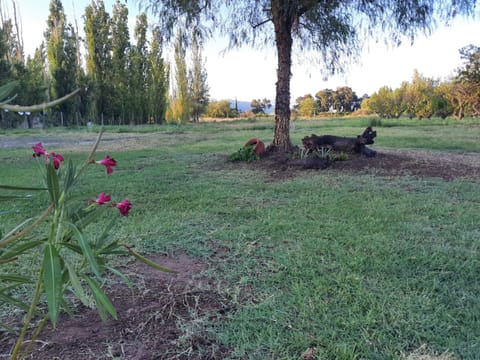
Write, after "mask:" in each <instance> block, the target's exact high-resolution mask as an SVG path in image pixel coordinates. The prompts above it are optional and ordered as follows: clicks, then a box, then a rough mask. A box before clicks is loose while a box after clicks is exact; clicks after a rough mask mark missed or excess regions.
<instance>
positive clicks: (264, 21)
mask: <svg viewBox="0 0 480 360" xmlns="http://www.w3.org/2000/svg"><path fill="white" fill-rule="evenodd" d="M269 21H272V18H268V19H266V20H263V21H262V22H259V23H258V24H255V25H254V24H252V27H253V28H254V29H256V28H257V27H260V26H262V25H265V24H266V23H267V22H269Z"/></svg>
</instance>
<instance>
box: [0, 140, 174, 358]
mask: <svg viewBox="0 0 480 360" xmlns="http://www.w3.org/2000/svg"><path fill="white" fill-rule="evenodd" d="M101 137H102V131H101V132H100V133H99V135H98V137H97V140H96V142H95V144H94V145H93V147H92V149H91V151H90V153H89V155H88V156H87V158H86V160H85V161H84V162H82V163H80V164H77V165H75V164H74V163H73V161H71V160H68V159H65V157H64V156H63V155H61V154H59V153H56V152H53V151H48V149H46V148H45V147H44V145H43V144H42V143H37V144H36V145H34V146H33V147H32V150H33V160H32V165H34V163H36V164H37V165H38V169H39V174H40V175H39V177H38V179H36V182H37V183H38V184H35V185H33V186H32V187H19V186H12V185H9V184H0V201H2V200H3V201H2V202H1V203H2V204H7V205H8V204H11V203H12V201H15V200H17V199H19V200H20V199H21V200H22V201H25V199H28V198H32V196H31V194H32V193H41V192H45V193H47V195H46V196H44V197H43V198H45V199H46V203H45V205H44V207H43V208H42V209H39V210H38V214H37V215H36V216H34V217H30V218H28V219H25V220H23V221H22V222H21V223H20V224H18V226H15V227H14V228H13V229H11V230H9V231H5V234H1V233H0V304H1V305H2V306H11V307H13V308H18V309H19V310H21V311H22V312H23V313H24V314H25V315H24V318H23V324H22V326H21V329H20V330H19V331H18V333H16V334H17V336H18V337H17V341H16V344H15V347H14V348H13V350H12V354H11V359H17V358H23V357H25V356H26V354H28V353H29V352H30V350H31V349H30V347H31V344H33V343H34V340H35V339H36V338H37V337H38V335H39V334H40V332H41V331H42V329H43V328H44V326H45V325H46V323H47V322H48V321H50V322H51V324H52V326H53V327H56V326H57V323H58V321H59V315H60V313H61V312H62V311H70V310H71V308H72V304H73V303H74V302H77V303H78V302H81V303H83V304H84V305H85V306H88V307H95V308H96V309H97V311H98V313H99V315H100V317H101V318H102V320H106V319H107V318H108V317H109V316H111V317H112V318H114V319H117V313H116V310H115V307H114V306H113V304H112V302H111V301H110V299H109V298H108V296H107V294H106V293H105V291H104V289H103V286H104V284H105V283H106V281H107V279H108V277H109V276H112V275H117V276H120V277H121V278H123V279H124V280H127V278H126V276H125V275H124V274H123V273H122V272H121V271H120V270H118V269H117V268H115V267H114V266H113V265H112V262H113V261H112V259H113V258H114V257H118V256H122V255H132V256H133V257H135V258H136V259H137V260H140V261H142V262H144V263H146V264H147V265H150V266H152V267H154V268H156V269H158V270H161V271H165V272H173V271H172V270H170V269H167V268H165V267H163V266H161V265H158V264H156V263H154V262H152V261H150V260H148V259H147V258H145V257H143V256H142V255H140V254H139V253H138V252H136V251H135V250H134V249H133V248H132V246H130V245H129V244H127V243H125V242H124V241H120V240H119V239H116V238H115V236H112V235H111V234H112V231H111V230H112V229H113V226H114V224H115V221H116V220H117V219H118V218H121V217H127V216H128V215H129V213H130V211H132V208H133V205H132V203H131V202H130V201H129V200H128V199H126V198H125V199H121V200H115V199H114V197H113V195H111V194H110V193H109V192H108V191H107V190H106V189H102V190H103V191H101V192H99V194H98V196H97V197H96V198H90V199H88V198H85V199H81V200H80V201H79V199H78V197H79V192H78V191H75V187H76V185H78V183H79V180H80V179H81V178H82V177H86V176H88V172H86V171H85V169H86V168H87V167H89V166H97V167H98V168H101V167H102V166H103V167H104V168H105V170H106V173H107V175H108V176H111V175H112V174H113V172H114V168H115V166H116V165H117V162H116V161H115V160H114V159H113V158H112V157H110V156H106V157H105V158H103V159H101V160H96V159H95V153H96V150H97V148H98V145H99V143H100V141H101ZM98 165H100V166H98ZM108 176H107V178H108ZM83 181H85V179H83ZM87 181H88V179H87ZM2 192H3V193H2ZM26 193H27V194H28V196H27V195H25V194H26ZM108 212H114V214H113V215H111V214H108ZM123 238H125V237H123ZM35 257H38V258H39V261H35V262H32V265H31V266H32V267H31V268H30V271H29V274H24V273H19V271H18V268H19V267H16V266H15V265H16V263H17V264H19V263H21V262H22V261H31V259H32V258H35ZM24 259H25V260H24ZM19 289H22V291H17V290H19ZM24 289H28V290H27V292H28V293H27V296H25V290H24ZM18 294H22V295H18ZM2 303H3V304H2ZM32 324H36V328H35V329H34V331H32V332H29V330H30V328H31V327H32ZM0 326H1V327H3V328H6V329H7V330H9V331H15V329H12V328H9V327H7V325H6V324H2V323H0ZM27 333H28V334H31V335H29V336H30V337H31V339H30V341H25V340H26V335H27Z"/></svg>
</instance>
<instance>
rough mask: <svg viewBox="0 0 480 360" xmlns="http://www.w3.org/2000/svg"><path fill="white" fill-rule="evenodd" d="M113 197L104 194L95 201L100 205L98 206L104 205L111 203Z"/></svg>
mask: <svg viewBox="0 0 480 360" xmlns="http://www.w3.org/2000/svg"><path fill="white" fill-rule="evenodd" d="M111 199H112V198H111V196H110V195H107V194H105V193H104V192H102V193H100V194H98V197H97V199H96V200H95V202H96V203H97V204H98V205H103V204H105V203H107V202H109V201H110V200H111Z"/></svg>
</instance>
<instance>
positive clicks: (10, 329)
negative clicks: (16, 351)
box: [0, 321, 19, 336]
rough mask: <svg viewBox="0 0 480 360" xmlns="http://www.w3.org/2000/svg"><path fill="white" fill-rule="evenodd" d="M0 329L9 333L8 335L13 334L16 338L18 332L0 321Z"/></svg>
mask: <svg viewBox="0 0 480 360" xmlns="http://www.w3.org/2000/svg"><path fill="white" fill-rule="evenodd" d="M0 328H4V329H5V330H6V331H7V332H9V333H10V334H13V335H15V336H18V334H19V333H18V331H17V330H15V329H14V328H12V327H10V326H8V325H7V324H5V323H3V322H1V321H0Z"/></svg>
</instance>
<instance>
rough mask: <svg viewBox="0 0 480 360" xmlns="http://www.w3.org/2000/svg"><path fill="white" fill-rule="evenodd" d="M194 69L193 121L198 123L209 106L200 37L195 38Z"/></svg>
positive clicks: (192, 83)
mask: <svg viewBox="0 0 480 360" xmlns="http://www.w3.org/2000/svg"><path fill="white" fill-rule="evenodd" d="M191 48H192V68H191V70H190V72H189V85H190V98H191V111H192V121H193V122H198V121H199V119H200V115H201V114H203V113H204V112H205V111H206V109H207V106H208V97H209V94H208V91H209V88H208V84H207V71H206V70H205V63H204V62H203V58H202V46H201V43H200V41H199V38H198V36H195V35H194V36H193V42H192V46H191Z"/></svg>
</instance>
